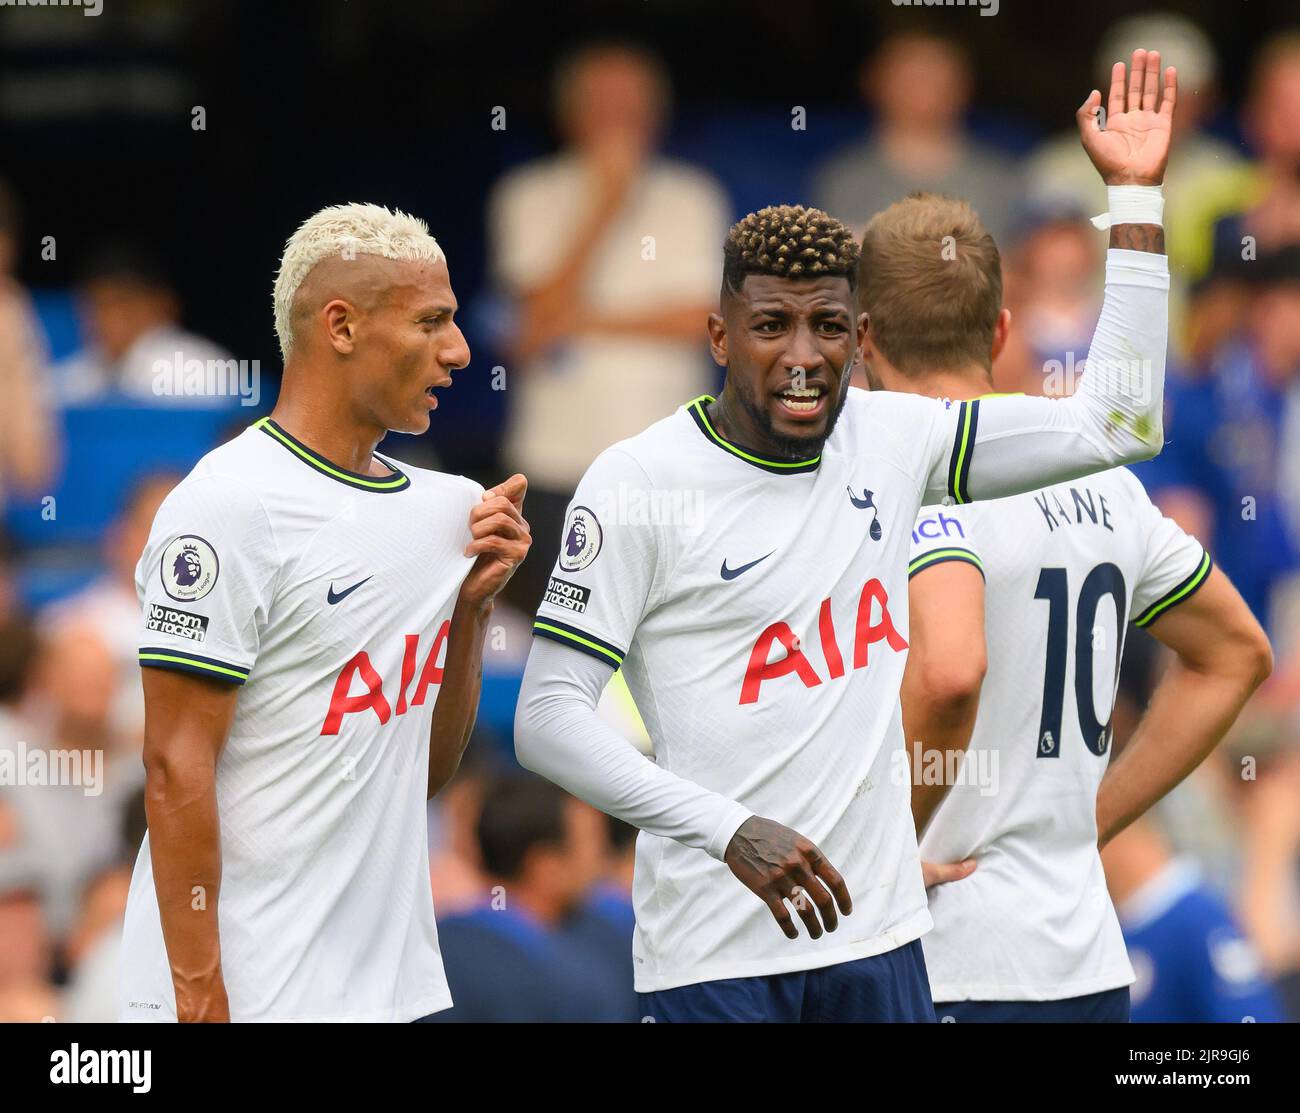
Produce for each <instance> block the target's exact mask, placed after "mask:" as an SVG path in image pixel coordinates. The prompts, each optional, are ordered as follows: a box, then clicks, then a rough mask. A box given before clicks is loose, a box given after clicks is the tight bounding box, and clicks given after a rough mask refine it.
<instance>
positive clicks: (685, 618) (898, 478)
mask: <svg viewBox="0 0 1300 1113" xmlns="http://www.w3.org/2000/svg"><path fill="white" fill-rule="evenodd" d="M710 401H712V399H710V398H707V397H706V398H703V399H696V400H695V401H694V402H692V403H690V404H688V405H687V406H684V407H682V408H681V409H679V410H678V411H677V412H676V413H675V414H673V415H672V416H670V417H668V418H665V419H664V420H662V421H660V422H658V423H656V424H655V425H652V426H650V428H648V429H647V430H646V431H645V432H643V433H641V434H639V435H638V436H635V437H632V438H630V439H628V440H625V441H622V442H620V443H619V444H617V445H615V446H613V447H612V448H610V449H607V450H606V451H605V452H604V453H602V454H601V456H600V457H599V458H598V459H597V460H596V462H595V463H594V464H593V465H592V466H591V468H590V469H589V471H588V472H587V475H586V476H585V477H584V479H583V481H582V483H581V484H580V485H579V487H578V490H577V493H576V495H575V496H574V499H573V502H572V504H571V506H570V509H569V515H568V519H567V521H566V524H565V534H564V538H563V545H562V548H561V552H560V556H559V558H558V560H557V562H556V565H555V568H554V572H553V575H552V578H551V582H550V586H549V589H548V591H547V593H546V596H545V599H544V601H543V603H542V605H541V607H540V609H539V611H538V617H537V622H536V624H535V626H534V633H535V634H536V635H537V636H539V637H545V638H551V639H553V640H555V641H557V642H561V643H562V644H565V645H568V646H571V647H573V648H575V649H578V650H580V651H582V652H585V653H588V654H590V655H592V656H593V657H596V658H597V659H599V660H603V661H605V662H607V663H608V664H609V665H610V666H611V667H617V666H619V665H621V666H622V668H623V672H624V675H625V676H626V678H627V683H628V687H629V688H630V690H631V692H632V694H633V696H634V697H635V700H636V705H637V707H638V708H639V709H640V712H641V715H642V717H643V719H644V721H645V725H646V728H647V731H648V732H649V735H650V738H651V740H652V743H653V747H654V760H655V761H657V762H658V763H659V764H660V765H661V766H663V767H665V768H667V769H669V770H671V771H672V772H674V773H676V774H678V775H679V776H681V777H684V778H686V779H688V780H690V781H693V782H695V783H696V784H698V785H702V786H703V787H705V788H707V789H711V790H713V791H715V792H718V793H721V794H723V795H725V796H727V797H729V798H730V799H732V800H735V801H738V802H739V803H740V804H742V805H743V806H744V807H745V808H748V809H749V810H750V811H752V812H754V813H756V814H758V815H761V816H765V817H768V818H771V819H774V820H777V821H778V822H780V823H784V824H786V825H788V826H790V827H793V828H794V829H795V830H797V831H799V832H800V833H801V834H803V835H805V836H807V837H808V838H810V839H812V840H813V842H815V843H816V844H817V845H818V846H820V847H821V849H822V851H823V852H824V853H825V854H826V856H827V857H828V858H829V860H830V861H831V862H832V864H833V865H834V866H835V867H836V868H837V869H839V870H840V872H841V873H842V874H843V875H844V878H845V881H846V883H847V885H848V889H849V892H850V894H851V895H852V898H853V913H852V915H850V916H847V917H843V918H841V921H840V927H839V929H838V930H837V931H835V932H834V933H827V934H825V935H823V936H822V938H821V939H818V940H813V939H810V938H809V937H808V936H807V934H806V933H805V932H803V930H802V929H801V934H800V937H799V938H798V939H797V940H790V939H787V938H786V937H785V936H784V935H783V934H782V932H781V930H780V928H779V927H778V926H777V924H776V922H775V921H774V920H773V918H772V914H771V912H770V911H769V910H768V909H767V907H766V906H765V905H764V904H763V903H762V902H761V901H760V900H759V899H758V898H757V897H755V896H754V895H753V894H752V893H750V892H749V891H748V890H747V889H745V888H744V886H743V885H742V884H741V883H740V882H739V881H738V880H737V879H736V878H735V877H734V876H732V874H731V871H730V870H729V869H728V867H727V866H726V865H725V864H724V863H723V862H722V861H720V860H718V858H717V857H714V856H711V854H708V853H704V852H702V851H701V850H699V849H697V848H693V847H689V846H685V845H683V844H682V843H679V842H677V841H675V840H674V839H670V838H666V837H662V836H657V835H654V834H651V833H649V832H644V831H643V832H642V833H641V834H640V836H639V838H638V840H637V857H636V873H635V881H634V892H633V900H634V903H635V906H636V920H637V927H636V934H635V939H634V949H633V954H634V959H635V966H634V969H635V972H636V988H637V989H638V990H640V991H642V992H651V991H655V990H660V989H667V988H671V987H673V986H679V985H686V984H690V983H694V982H701V981H711V980H715V979H722V978H735V977H749V976H756V975H769V974H778V973H783V972H787V971H792V970H803V969H811V968H816V967H820V966H827V965H831V964H834V963H840V962H849V961H853V960H855V959H858V958H863V957H866V956H869V955H874V954H879V953H882V952H884V951H889V950H893V949H895V948H897V947H900V946H902V945H904V944H906V943H908V942H910V941H911V940H913V939H916V938H917V937H918V936H920V935H921V934H922V933H923V932H924V931H925V930H926V929H927V928H928V927H929V926H930V916H929V913H928V911H927V909H926V899H925V890H924V886H923V885H922V881H921V872H920V865H919V859H918V857H917V849H916V838H915V833H914V830H913V825H912V819H911V811H910V806H911V805H910V795H909V789H908V777H907V770H906V759H905V755H904V751H903V749H902V747H903V731H902V723H901V718H900V712H899V705H898V691H899V685H900V683H901V680H902V675H903V667H904V664H905V661H906V649H907V640H906V637H907V560H908V552H909V546H910V543H911V531H912V524H913V522H914V521H915V518H916V513H917V511H918V510H919V509H920V506H921V504H922V502H923V499H924V496H925V494H926V493H927V492H929V494H930V495H931V496H932V497H935V498H938V497H940V496H942V495H943V492H944V491H945V489H946V488H947V486H948V484H949V481H950V479H955V480H956V482H957V485H958V486H959V487H961V486H964V478H963V477H964V475H965V467H966V465H967V463H968V459H969V456H968V452H967V451H966V437H965V434H964V433H963V432H962V430H963V429H968V428H969V422H966V421H964V418H965V417H966V410H965V407H961V408H960V409H959V408H958V407H951V408H946V407H945V406H944V405H943V404H942V403H937V402H934V401H932V400H930V399H926V398H920V397H918V396H914V395H906V394H868V393H867V392H865V391H858V390H852V391H850V392H849V398H848V401H847V403H846V405H845V408H844V411H843V413H842V414H841V415H840V419H839V422H838V424H837V425H836V426H835V429H834V431H833V433H832V435H831V437H830V438H829V440H828V441H827V442H826V445H825V448H824V450H823V452H822V454H821V456H820V457H818V458H814V459H811V460H807V461H803V462H776V461H769V460H764V459H762V458H760V457H758V456H755V455H753V454H752V453H749V452H747V451H745V450H743V449H741V448H739V447H737V446H735V445H732V444H730V443H729V442H727V441H725V440H724V439H723V438H722V437H721V436H720V435H719V434H718V433H717V432H716V430H715V429H714V428H713V426H712V424H711V422H710V421H709V418H708V416H707V413H706V411H705V409H704V403H706V402H710ZM958 450H961V456H962V459H961V460H960V461H958V460H957V459H956V456H957V455H958ZM716 849H717V852H718V853H721V848H716Z"/></svg>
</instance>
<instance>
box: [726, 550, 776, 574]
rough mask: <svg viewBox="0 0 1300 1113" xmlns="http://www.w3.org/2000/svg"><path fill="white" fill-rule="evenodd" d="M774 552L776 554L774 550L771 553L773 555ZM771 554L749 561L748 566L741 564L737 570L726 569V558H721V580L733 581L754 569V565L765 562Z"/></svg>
mask: <svg viewBox="0 0 1300 1113" xmlns="http://www.w3.org/2000/svg"><path fill="white" fill-rule="evenodd" d="M774 552H776V550H775V549H773V550H772V553H774ZM772 553H768V554H767V556H761V557H759V558H758V559H757V560H751V561H750V562H749V563H748V564H742V565H741V566H740V567H739V568H728V567H727V558H726V557H723V558H722V578H723V579H724V580H734V579H735V578H736V577H737V576H739V575H740V574H741V573H743V572H748V571H749V570H750V569H751V568H753V567H754V565H756V564H762V563H763V561H765V560H766V559H767V558H768V557H770V556H771V555H772Z"/></svg>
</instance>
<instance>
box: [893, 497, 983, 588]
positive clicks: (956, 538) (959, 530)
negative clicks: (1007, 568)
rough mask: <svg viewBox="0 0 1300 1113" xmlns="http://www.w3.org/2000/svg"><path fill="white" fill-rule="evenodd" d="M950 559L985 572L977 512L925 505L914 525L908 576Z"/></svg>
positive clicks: (909, 577)
mask: <svg viewBox="0 0 1300 1113" xmlns="http://www.w3.org/2000/svg"><path fill="white" fill-rule="evenodd" d="M950 561H959V562H961V563H964V564H970V565H973V566H974V567H975V569H976V570H977V571H978V572H979V574H980V575H981V576H983V575H984V561H983V558H982V556H981V554H980V546H979V527H978V522H977V519H976V515H975V514H973V513H971V511H970V509H969V508H965V507H961V508H959V507H937V506H927V507H924V508H923V509H922V510H921V513H920V514H918V515H917V518H916V525H915V526H913V527H912V550H911V555H910V558H909V560H908V565H907V576H908V579H911V578H912V577H913V576H915V575H917V574H918V573H919V572H924V571H925V570H926V569H927V568H933V567H934V566H935V565H936V564H945V563H948V562H950Z"/></svg>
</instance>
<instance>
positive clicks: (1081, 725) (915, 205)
mask: <svg viewBox="0 0 1300 1113" xmlns="http://www.w3.org/2000/svg"><path fill="white" fill-rule="evenodd" d="M1143 61H1144V59H1143V57H1142V56H1141V52H1139V55H1138V56H1135V57H1134V60H1133V70H1134V72H1135V73H1138V72H1141V70H1142V68H1143ZM1145 63H1146V72H1147V74H1148V84H1149V79H1150V75H1151V74H1152V73H1153V72H1154V71H1155V70H1156V69H1157V67H1158V56H1148V57H1146V58H1145ZM1124 76H1125V75H1124V67H1123V66H1122V65H1117V66H1116V67H1115V73H1114V78H1113V81H1112V88H1111V92H1110V104H1111V109H1110V116H1109V120H1108V121H1107V126H1108V129H1109V130H1108V131H1102V132H1098V131H1097V130H1096V128H1095V126H1094V113H1093V110H1094V109H1095V108H1096V106H1097V102H1098V94H1097V93H1094V94H1093V95H1092V97H1090V98H1089V100H1088V101H1087V102H1086V103H1085V105H1084V106H1083V108H1082V109H1081V110H1080V127H1081V133H1082V136H1083V141H1084V146H1085V148H1086V149H1087V150H1088V153H1089V154H1090V155H1091V157H1092V159H1093V161H1094V163H1095V164H1096V165H1097V166H1098V168H1099V169H1100V170H1102V171H1103V173H1106V174H1117V173H1119V172H1120V167H1123V166H1132V165H1133V164H1134V163H1135V162H1136V161H1137V160H1138V158H1139V157H1140V152H1141V150H1142V148H1143V145H1144V143H1145V142H1146V141H1149V136H1150V135H1151V134H1152V133H1153V132H1157V133H1158V132H1162V131H1163V128H1164V124H1165V118H1164V117H1163V116H1159V115H1155V114H1154V113H1153V112H1152V101H1151V99H1150V96H1149V95H1148V92H1147V91H1146V86H1143V88H1142V89H1141V90H1139V89H1138V88H1137V87H1136V86H1135V85H1133V84H1131V85H1130V86H1129V96H1128V99H1127V101H1125V99H1124V97H1125V87H1124ZM1139 98H1140V102H1139ZM1139 103H1140V107H1138V105H1139ZM1153 116H1154V118H1153ZM1138 180H1139V182H1141V183H1142V184H1146V185H1148V186H1152V187H1153V186H1155V185H1156V184H1158V182H1159V180H1160V179H1159V176H1158V175H1153V174H1152V172H1151V170H1150V169H1147V170H1145V171H1144V172H1143V174H1142V175H1141V176H1140V177H1139V178H1138ZM1123 203H1124V201H1123V199H1122V198H1120V199H1117V204H1119V205H1122V204H1123ZM1112 207H1115V206H1114V205H1113V206H1112ZM1150 238H1151V237H1150V233H1149V232H1143V231H1141V230H1138V229H1131V228H1129V227H1127V226H1124V225H1118V226H1114V227H1112V243H1115V242H1120V243H1125V242H1133V241H1134V240H1138V241H1140V242H1143V243H1145V242H1148V241H1149V240H1150ZM945 239H946V240H947V241H948V242H950V243H951V244H953V246H954V251H953V253H952V254H951V256H950V257H949V259H946V260H945V259H940V258H938V257H937V256H936V254H935V252H934V250H933V245H934V243H935V242H936V241H940V240H945ZM861 274H862V282H861V285H860V298H861V302H862V305H863V307H864V308H865V309H866V310H867V312H868V313H869V315H870V317H871V322H872V332H871V334H870V336H869V337H868V341H867V346H866V349H865V352H864V362H865V366H866V368H867V373H868V379H869V381H870V382H871V385H872V387H873V389H883V390H896V391H911V392H914V393H918V394H921V395H929V396H931V397H936V398H939V397H942V398H951V399H974V398H976V397H979V396H980V395H982V394H985V393H986V392H988V391H990V390H992V377H991V367H992V364H993V361H994V360H995V359H996V358H997V355H998V353H999V352H1000V350H1001V349H1002V346H1003V344H1004V343H1005V341H1006V338H1007V334H1008V330H1009V327H1010V313H1009V312H1008V311H1007V310H1005V309H1003V308H1002V303H1001V292H1002V281H1001V268H1000V261H999V258H998V251H997V248H996V246H995V245H994V243H993V240H992V237H990V236H989V235H988V233H987V232H986V231H985V230H984V229H983V227H982V226H981V224H980V222H979V218H978V217H977V216H976V214H975V213H974V212H973V211H972V210H971V208H970V207H969V206H968V205H966V204H965V203H964V202H961V201H955V200H951V199H949V198H945V197H939V196H935V195H918V196H915V197H911V198H908V199H907V200H905V201H902V202H899V203H898V204H896V205H893V206H892V207H890V208H889V209H887V210H885V211H884V212H883V213H880V214H878V215H877V216H876V217H875V218H874V219H873V220H872V221H871V222H870V223H869V224H868V226H867V229H866V233H865V235H864V237H863V247H862V258H861ZM922 292H923V294H924V296H920V295H921V294H922ZM1092 373H1093V371H1092V365H1091V361H1090V362H1089V365H1088V367H1087V369H1086V370H1085V372H1084V381H1085V382H1086V380H1087V378H1088V377H1089V376H1090V375H1091V374H1092ZM910 601H911V623H912V625H911V651H910V657H909V661H908V665H907V671H906V674H905V677H904V681H903V692H902V701H903V722H904V727H905V730H906V735H907V739H908V742H909V747H910V749H909V755H910V756H911V757H912V758H913V765H914V769H913V778H914V779H913V788H912V806H913V813H914V817H915V820H916V826H917V830H918V832H922V833H923V834H922V841H921V852H922V857H923V858H924V859H925V870H926V875H927V881H928V882H929V883H931V884H933V887H932V888H931V889H930V894H929V900H930V912H931V915H932V916H933V918H934V921H935V928H934V930H933V931H932V932H931V933H930V934H929V935H927V936H926V938H925V942H924V949H925V956H926V963H927V967H928V969H929V974H930V984H931V987H932V990H933V994H934V999H935V1002H936V1006H935V1007H936V1009H937V1011H938V1012H939V1014H940V1015H941V1016H945V1017H953V1018H955V1019H957V1020H960V1021H968V1020H1020V1021H1032V1020H1078V1021H1082V1020H1094V1021H1102V1020H1112V1021H1123V1020H1127V1019H1128V1008H1129V1000H1128V989H1127V986H1128V985H1129V983H1130V982H1132V980H1133V974H1132V970H1131V969H1130V966H1129V962H1128V958H1127V956H1126V953H1125V948H1124V942H1123V938H1122V936H1121V933H1120V928H1119V923H1118V921H1117V919H1116V916H1115V911H1114V909H1113V907H1112V905H1111V901H1110V899H1109V897H1108V894H1107V889H1106V879H1105V875H1104V873H1103V870H1102V864H1101V860H1100V858H1099V856H1098V853H1097V849H1098V843H1099V842H1101V843H1104V842H1105V841H1106V840H1108V839H1109V838H1110V837H1111V836H1112V835H1113V834H1114V833H1115V832H1116V831H1117V830H1119V829H1120V827H1122V826H1123V825H1124V824H1125V823H1127V822H1129V821H1131V820H1132V819H1133V818H1134V817H1135V816H1137V815H1139V814H1140V813H1141V812H1142V811H1144V810H1145V809H1146V808H1148V807H1150V805H1151V804H1152V803H1154V802H1155V800H1157V799H1158V798H1159V797H1160V796H1162V795H1163V794H1164V793H1165V792H1167V791H1168V790H1169V789H1170V788H1171V787H1172V786H1173V785H1174V784H1176V783H1177V782H1178V781H1179V780H1181V779H1182V778H1183V777H1184V776H1186V774H1187V773H1188V772H1190V770H1191V769H1192V768H1194V766H1195V765H1196V764H1197V763H1198V762H1200V761H1201V760H1202V759H1203V758H1204V757H1205V755H1206V754H1207V753H1208V752H1209V751H1210V749H1211V748H1212V747H1213V746H1214V745H1215V743H1216V742H1217V741H1218V740H1219V739H1220V738H1221V737H1222V735H1223V733H1224V731H1225V730H1226V729H1227V727H1228V726H1229V725H1230V724H1231V722H1232V721H1233V719H1234V718H1235V716H1236V714H1237V713H1238V712H1239V711H1240V709H1241V707H1242V704H1243V703H1244V701H1245V700H1246V698H1247V697H1248V696H1249V695H1250V693H1251V692H1252V691H1253V690H1254V688H1255V687H1256V685H1258V684H1259V683H1260V681H1261V680H1262V679H1263V677H1264V676H1265V675H1267V672H1268V669H1269V659H1270V655H1269V647H1268V642H1267V639H1266V638H1265V636H1264V633H1263V631H1262V630H1261V629H1260V627H1259V624H1258V623H1257V622H1256V621H1255V619H1254V617H1253V616H1252V615H1251V613H1250V611H1249V609H1248V608H1247V607H1246V605H1245V603H1244V602H1243V601H1242V600H1241V598H1240V596H1239V595H1238V594H1237V593H1236V591H1235V590H1234V589H1233V588H1232V585H1231V584H1230V583H1229V582H1228V580H1227V579H1226V578H1225V577H1224V576H1223V574H1222V573H1221V572H1219V571H1217V570H1215V569H1213V568H1212V565H1211V561H1210V559H1209V556H1208V555H1207V554H1206V552H1205V550H1204V549H1203V548H1202V547H1201V545H1200V544H1198V543H1197V542H1196V541H1195V540H1194V539H1193V538H1191V537H1188V536H1187V535H1185V534H1184V533H1183V532H1182V530H1180V529H1179V528H1178V526H1176V525H1175V524H1174V523H1173V522H1172V521H1170V520H1168V519H1167V518H1164V517H1163V516H1162V515H1161V514H1160V513H1159V511H1158V510H1156V508H1155V507H1154V506H1153V505H1152V504H1151V502H1150V500H1149V499H1148V498H1147V496H1146V493H1145V492H1144V491H1143V490H1142V487H1141V485H1140V484H1139V483H1138V481H1137V480H1136V479H1135V478H1134V477H1133V476H1132V475H1131V474H1130V473H1129V472H1128V471H1126V470H1124V469H1114V470H1112V471H1109V472H1104V473H1101V474H1098V475H1094V476H1090V477H1087V478H1084V479H1081V480H1079V481H1076V482H1069V483H1063V484H1058V485H1055V486H1046V487H1044V488H1043V489H1042V490H1039V491H1036V492H1033V493H1032V494H1025V495H1020V496H1017V497H1015V498H1007V499H999V500H995V501H992V502H984V503H977V504H974V505H971V506H961V507H949V508H929V509H926V510H924V511H923V512H922V514H921V516H920V517H919V519H918V520H917V522H916V526H915V529H914V531H913V534H912V562H911V585H910ZM1130 621H1133V622H1134V623H1136V624H1137V625H1138V626H1141V627H1144V628H1146V629H1148V630H1149V631H1150V632H1151V633H1152V634H1153V635H1154V636H1155V637H1156V638H1158V639H1159V640H1160V641H1162V642H1164V643H1165V644H1166V645H1168V646H1170V647H1171V648H1172V649H1173V650H1174V651H1175V653H1176V654H1177V658H1178V659H1177V663H1176V664H1175V665H1174V667H1173V668H1172V669H1171V671H1170V672H1169V673H1167V674H1166V677H1165V679H1164V681H1163V682H1162V684H1161V685H1160V688H1159V689H1158V691H1157V694H1156V697H1155V700H1154V701H1153V703H1152V706H1151V708H1150V710H1149V711H1148V713H1147V715H1146V718H1145V719H1144V720H1143V722H1142V724H1141V725H1140V726H1139V728H1138V730H1137V733H1136V734H1135V736H1134V738H1133V739H1132V741H1131V742H1130V743H1129V745H1128V747H1127V748H1126V749H1125V750H1124V751H1123V753H1122V754H1121V756H1120V757H1119V758H1118V759H1117V760H1116V761H1115V762H1114V763H1113V765H1112V766H1111V768H1110V771H1109V772H1108V771H1107V762H1108V760H1109V757H1110V750H1111V726H1110V719H1111V709H1112V707H1113V704H1114V698H1115V689H1116V681H1117V678H1118V671H1119V663H1120V659H1121V656H1122V653H1123V647H1124V639H1125V630H1126V627H1127V624H1128V622H1130ZM968 744H969V746H970V747H971V749H972V751H973V752H972V753H971V754H969V755H967V757H966V764H965V765H964V766H960V765H959V761H960V757H959V755H961V754H962V753H963V752H964V751H965V750H966V748H967V745H968ZM954 759H955V760H954ZM936 770H937V771H939V772H938V775H935V772H934V771H936ZM954 774H955V780H956V783H955V784H954V783H952V782H953V779H954ZM1099 787H1100V793H1099Z"/></svg>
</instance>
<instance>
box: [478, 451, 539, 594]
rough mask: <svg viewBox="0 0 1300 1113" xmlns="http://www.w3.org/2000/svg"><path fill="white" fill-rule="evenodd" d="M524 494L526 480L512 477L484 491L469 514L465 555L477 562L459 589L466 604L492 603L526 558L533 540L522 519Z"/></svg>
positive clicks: (518, 476)
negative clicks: (468, 539) (468, 540)
mask: <svg viewBox="0 0 1300 1113" xmlns="http://www.w3.org/2000/svg"><path fill="white" fill-rule="evenodd" d="M527 491H528V480H527V479H525V478H524V477H523V476H522V475H518V474H516V475H512V476H511V477H510V478H509V479H507V480H506V481H505V482H504V483H499V484H497V486H495V487H493V488H492V490H490V491H484V492H483V498H482V500H481V501H480V502H479V504H478V506H476V507H474V509H473V510H471V511H470V513H469V532H470V537H471V541H470V543H469V545H468V546H466V548H465V555H466V556H477V557H478V560H476V561H475V562H474V567H472V568H471V569H470V570H469V575H468V576H466V577H465V582H464V583H463V584H462V585H461V588H460V597H461V598H462V599H463V600H465V601H466V602H469V603H474V604H478V605H482V604H484V603H489V602H491V601H492V600H493V599H494V598H496V595H497V593H498V592H499V591H500V590H501V589H502V588H503V587H505V586H506V582H507V581H508V580H509V579H510V577H511V576H513V575H514V572H515V569H516V568H518V567H519V565H520V564H522V563H523V559H524V557H526V556H527V555H528V547H529V546H530V545H531V544H532V543H533V539H532V534H531V531H530V530H529V528H528V523H527V521H525V520H524V515H523V509H524V495H525V494H526V493H527Z"/></svg>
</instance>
